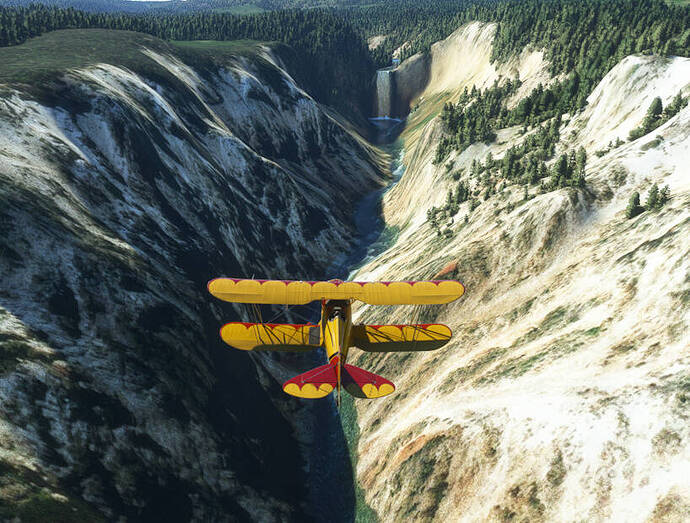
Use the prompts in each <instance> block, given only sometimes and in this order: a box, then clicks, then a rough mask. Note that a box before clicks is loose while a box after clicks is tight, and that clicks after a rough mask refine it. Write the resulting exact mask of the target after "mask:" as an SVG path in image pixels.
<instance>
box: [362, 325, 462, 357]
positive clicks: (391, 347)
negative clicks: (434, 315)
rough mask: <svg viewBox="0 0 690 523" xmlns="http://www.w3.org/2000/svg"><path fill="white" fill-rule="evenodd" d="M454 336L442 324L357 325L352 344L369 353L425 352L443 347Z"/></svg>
mask: <svg viewBox="0 0 690 523" xmlns="http://www.w3.org/2000/svg"><path fill="white" fill-rule="evenodd" d="M451 336H452V332H451V330H450V328H449V327H447V326H446V325H441V324H440V323H431V324H419V325H355V326H354V327H353V328H352V344H353V345H354V346H355V347H358V348H360V349H362V350H364V351H367V352H403V351H425V350H434V349H438V348H440V347H443V346H444V345H445V344H446V343H448V341H449V340H450V337H451Z"/></svg>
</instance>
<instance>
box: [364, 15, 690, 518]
mask: <svg viewBox="0 0 690 523" xmlns="http://www.w3.org/2000/svg"><path fill="white" fill-rule="evenodd" d="M468 31H469V32H472V34H473V35H474V36H473V38H474V39H475V40H476V39H480V40H481V38H480V35H481V34H482V33H483V32H484V31H489V29H488V28H484V29H481V28H477V27H476V26H475V25H474V24H471V25H470V26H468V27H465V28H461V29H460V30H459V31H458V33H456V35H455V37H453V38H456V41H455V44H456V45H463V44H462V42H459V43H458V40H457V35H458V34H465V33H468ZM475 33H476V34H475ZM468 34H469V33H468ZM443 45H444V46H446V47H452V45H453V41H452V39H449V41H447V42H446V43H444V44H443ZM437 49H440V47H438V48H437ZM480 50H481V49H480ZM456 51H458V50H456ZM447 52H448V53H450V54H453V53H451V51H449V50H447ZM458 52H460V51H458ZM456 54H457V53H456ZM484 54H485V55H486V58H487V59H488V53H484ZM523 54H524V53H523ZM453 56H454V55H453ZM471 58H473V60H472V61H471V62H470V63H468V64H467V67H466V68H463V67H459V66H458V64H457V63H456V64H455V65H454V68H453V69H452V70H450V71H447V72H445V73H444V72H442V71H439V72H438V74H436V75H435V76H434V75H432V78H438V79H439V80H438V81H439V82H440V86H441V87H439V88H438V89H437V88H436V87H434V86H433V83H432V84H430V85H429V86H428V87H427V95H426V96H424V97H423V98H421V99H420V101H419V106H418V108H417V109H416V110H415V111H414V112H413V113H412V115H411V116H410V118H409V120H408V127H407V130H406V131H405V133H404V134H403V141H404V146H405V164H406V171H405V174H404V175H403V178H402V180H401V181H400V182H399V183H398V184H397V185H396V186H395V188H393V189H392V190H391V191H389V192H388V193H387V194H386V197H385V199H384V213H385V219H386V223H387V225H388V227H389V228H390V229H391V230H392V231H394V232H395V235H393V236H396V238H397V239H396V241H395V242H394V243H393V245H391V246H390V248H389V249H388V250H387V251H385V252H384V253H382V254H381V255H380V256H378V257H377V258H376V259H374V260H372V261H370V262H369V263H368V264H367V265H365V266H364V267H363V268H362V269H361V270H360V271H359V272H358V273H357V274H356V275H354V276H355V277H356V278H359V279H372V280H375V279H405V280H408V279H420V278H431V277H433V276H434V275H435V274H437V273H438V272H439V271H441V269H443V268H444V267H447V269H448V270H449V271H450V272H448V273H447V274H446V276H445V277H449V276H450V277H453V276H455V277H457V278H458V279H461V280H462V281H463V282H464V283H465V284H466V287H467V294H466V295H465V296H464V297H463V298H462V299H461V300H459V301H458V302H456V303H453V304H450V305H448V306H443V307H437V308H434V307H429V308H426V309H424V310H420V309H415V308H409V307H391V308H376V307H366V306H364V307H361V308H360V309H359V312H358V314H359V318H361V319H363V320H372V321H376V322H385V323H404V322H409V321H411V320H412V321H415V320H417V321H440V322H443V323H447V324H448V325H450V326H451V328H452V329H453V331H454V338H453V340H452V342H451V343H450V344H449V345H448V346H447V348H444V349H442V350H439V351H436V352H430V353H418V354H411V355H409V354H407V355H396V354H388V355H380V354H364V353H361V352H360V353H358V354H357V355H355V353H356V352H357V351H353V356H354V357H353V363H354V364H356V365H360V366H362V367H364V368H367V369H370V370H372V371H374V372H377V373H380V374H382V375H383V376H385V377H387V378H389V379H391V380H393V381H394V382H395V383H396V386H397V391H396V393H395V394H394V395H393V396H391V397H390V398H387V399H386V400H377V401H372V402H361V401H360V402H357V403H356V408H357V413H358V421H359V426H360V429H361V434H360V439H359V444H358V466H357V477H358V480H359V482H360V483H361V486H362V488H363V492H364V493H365V497H366V501H367V503H368V504H369V505H370V506H371V507H372V508H373V509H374V510H375V511H376V512H377V514H378V515H379V516H380V517H381V519H383V520H386V521H394V520H395V521H402V520H405V519H407V518H413V519H415V520H435V521H458V520H462V521H483V520H513V519H516V520H530V521H534V520H571V519H584V520H594V521H598V520H607V519H613V520H625V521H646V520H650V519H651V520H655V519H656V520H661V519H663V520H672V521H682V520H687V518H688V517H690V481H689V480H688V476H687V474H686V472H685V468H686V467H685V464H686V463H688V461H690V424H688V418H689V416H690V410H689V409H690V344H689V343H688V340H690V298H689V297H690V250H689V249H690V192H689V191H690V170H689V167H688V158H690V139H689V138H688V137H689V136H690V107H686V108H685V109H683V110H682V111H681V112H680V113H678V114H677V115H676V116H675V117H673V118H671V119H670V120H669V121H668V122H666V123H665V124H664V125H663V126H661V127H659V128H657V129H656V130H654V131H653V132H651V133H650V134H648V135H645V136H643V137H642V138H639V139H637V140H635V141H633V142H628V141H627V137H628V133H629V131H630V130H631V129H632V128H634V127H637V126H638V125H640V123H641V121H642V120H643V118H644V116H645V112H646V110H647V108H648V107H649V105H650V103H651V101H652V100H653V98H654V97H656V96H660V97H661V98H662V101H663V103H664V105H667V104H668V103H670V101H671V99H672V98H673V96H674V95H675V94H677V93H678V92H679V91H681V92H682V93H683V94H684V95H685V96H687V95H688V94H690V60H688V59H686V58H660V57H654V56H630V57H627V58H625V59H624V60H623V61H622V62H621V63H619V64H618V65H617V66H616V67H614V69H613V70H611V71H610V72H609V73H608V74H607V76H606V77H605V78H604V79H603V80H602V82H601V83H600V85H599V86H598V87H597V88H596V89H595V91H594V92H593V93H592V94H591V96H590V97H589V99H588V102H589V104H588V106H587V107H586V108H585V109H584V111H582V112H580V113H579V114H576V115H571V116H570V117H568V118H564V121H563V124H562V125H561V129H560V136H561V141H560V142H559V144H558V146H557V155H558V154H560V153H561V152H564V151H568V150H572V149H573V148H576V147H579V146H584V147H585V149H586V151H587V155H588V163H587V170H586V176H587V185H586V187H585V188H583V189H575V188H564V189H559V190H555V191H550V192H546V193H541V192H540V191H539V190H538V187H532V188H531V189H530V191H529V194H528V198H527V199H525V195H524V192H523V189H524V187H523V186H520V185H506V186H505V187H504V188H502V189H500V190H499V191H498V192H497V193H496V194H494V195H492V196H491V197H490V198H489V199H488V200H486V201H483V199H482V201H481V204H480V205H479V207H477V208H476V209H474V210H473V211H471V210H470V208H469V202H466V203H463V204H461V206H460V211H459V212H458V214H457V215H456V216H455V217H454V218H453V219H449V220H448V221H447V223H445V222H444V223H443V224H442V225H441V228H442V230H443V231H444V234H442V235H440V236H439V235H437V233H436V232H435V231H434V230H433V229H432V227H431V226H430V224H429V222H428V221H427V217H426V213H427V210H428V209H429V208H431V206H437V207H442V206H443V205H444V203H445V198H446V194H447V192H448V189H452V188H453V187H454V186H455V184H457V181H455V180H453V179H452V177H451V172H458V171H459V172H462V173H463V174H462V177H461V180H463V181H465V182H467V183H468V184H469V185H470V187H471V188H472V189H473V190H474V189H477V188H478V185H477V183H478V180H476V179H471V178H470V177H469V171H470V169H469V167H470V164H471V162H472V160H473V159H475V158H476V159H478V160H482V161H483V160H484V158H485V156H486V155H487V153H489V152H491V153H492V155H493V157H494V158H497V159H500V158H502V156H503V154H504V153H505V151H506V150H507V149H508V148H509V147H510V146H511V145H514V144H519V143H520V142H521V140H522V139H523V138H522V136H521V135H520V133H519V132H518V131H519V129H503V130H500V131H499V132H498V138H497V140H496V141H495V142H494V143H492V144H490V145H486V144H475V145H472V146H471V147H469V148H468V149H466V150H465V151H464V152H463V153H462V154H457V153H453V154H451V156H450V157H449V158H448V159H446V161H445V162H443V164H442V165H438V166H435V165H432V159H433V157H434V152H435V149H436V145H437V143H438V141H439V138H440V123H439V120H438V119H433V118H432V116H433V115H434V114H438V111H439V110H440V106H441V105H442V104H443V103H444V102H445V101H447V100H452V99H454V97H455V96H457V92H458V89H461V88H463V87H464V85H467V84H468V83H470V84H471V83H472V82H476V81H477V80H476V79H477V78H479V79H481V82H480V84H484V85H485V84H486V81H487V80H488V81H493V79H492V78H491V75H490V74H488V73H487V71H489V72H490V71H491V70H495V69H494V66H492V65H490V64H489V63H488V62H483V61H482V60H479V59H477V60H474V58H477V57H476V56H474V55H472V56H471ZM516 59H517V58H516ZM475 62H476V63H475ZM537 69H538V70H541V68H537ZM537 69H535V70H537ZM521 79H522V80H523V81H529V79H528V78H526V77H523V76H522V75H521ZM484 85H478V87H483V86H484ZM529 132H530V131H528V134H529ZM616 138H620V139H621V140H622V141H623V142H624V143H623V144H622V145H619V146H618V147H616V146H615V141H616ZM610 142H612V143H610ZM448 163H449V164H451V168H450V169H449V168H448V167H447V166H446V164H448ZM654 183H657V184H658V185H659V186H662V185H668V186H669V187H670V192H671V196H672V197H671V200H670V201H669V203H668V204H667V205H666V206H665V207H663V208H662V210H660V211H656V212H650V211H647V212H644V213H642V214H641V215H639V216H637V217H635V218H633V219H627V218H626V216H625V208H626V205H627V203H628V200H629V198H630V196H631V194H632V193H633V192H634V191H639V192H640V193H641V194H642V199H643V202H644V200H645V196H646V193H647V191H648V189H649V188H650V187H651V185H652V184H654ZM465 216H467V220H465ZM445 231H448V232H447V233H446V232H445ZM455 263H456V264H457V269H454V270H451V269H453V267H455V265H454V264H455Z"/></svg>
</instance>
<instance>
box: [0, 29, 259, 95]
mask: <svg viewBox="0 0 690 523" xmlns="http://www.w3.org/2000/svg"><path fill="white" fill-rule="evenodd" d="M257 46H258V42H254V41H250V40H238V41H226V42H213V41H195V42H173V43H167V42H164V41H162V40H160V39H158V38H155V37H153V36H149V35H146V34H143V33H135V32H131V31H112V30H107V29H66V30H62V31H54V32H51V33H46V34H45V35H42V36H39V37H37V38H33V39H31V40H28V41H27V42H25V43H23V44H21V45H17V46H13V47H0V63H1V64H2V67H0V83H37V82H42V81H45V80H48V79H50V78H54V77H55V76H57V75H58V74H61V73H63V72H64V71H67V70H70V69H76V68H83V67H86V66H89V65H93V64H97V63H106V64H112V65H118V66H123V67H127V68H129V69H132V70H133V71H156V70H158V65H157V64H156V63H155V62H154V61H153V60H152V59H151V58H149V57H147V56H146V55H145V54H143V53H142V52H141V49H142V48H144V47H146V48H149V49H153V50H156V51H163V52H168V53H172V54H175V55H176V56H178V57H179V58H180V59H182V60H183V61H184V62H186V63H190V64H195V65H204V64H210V63H213V62H220V61H222V60H226V59H227V58H229V57H232V56H238V55H251V54H254V53H255V52H256V49H257Z"/></svg>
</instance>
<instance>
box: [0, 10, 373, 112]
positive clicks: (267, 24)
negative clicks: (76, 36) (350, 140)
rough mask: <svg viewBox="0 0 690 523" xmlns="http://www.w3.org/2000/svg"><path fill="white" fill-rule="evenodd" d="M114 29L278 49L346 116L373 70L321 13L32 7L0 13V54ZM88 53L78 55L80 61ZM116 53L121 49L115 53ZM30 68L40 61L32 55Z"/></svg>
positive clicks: (355, 38)
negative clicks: (57, 34) (65, 34)
mask: <svg viewBox="0 0 690 523" xmlns="http://www.w3.org/2000/svg"><path fill="white" fill-rule="evenodd" d="M91 28H98V29H117V30H126V31H136V32H140V33H146V34H149V35H152V36H156V37H158V38H162V39H165V40H184V41H186V40H220V41H226V40H258V41H262V42H282V43H284V44H287V45H288V46H289V47H290V48H291V49H292V50H293V52H287V50H283V53H282V54H281V57H282V58H283V60H284V61H285V63H286V64H287V66H288V68H289V69H290V72H291V74H292V75H293V76H295V77H296V79H297V80H298V81H299V82H300V83H301V84H302V85H303V86H304V87H305V88H306V89H307V90H309V91H310V93H311V94H312V95H313V96H315V97H316V98H317V99H318V100H320V101H322V102H324V103H327V104H332V105H334V106H336V107H338V108H341V109H345V110H354V109H361V108H365V107H368V104H369V101H370V100H369V97H370V87H371V81H372V78H373V71H374V66H373V63H372V60H371V57H370V56H369V52H368V50H367V47H366V44H365V42H364V41H363V40H362V38H361V36H360V35H359V34H358V33H357V31H355V29H354V28H353V27H352V26H351V25H350V24H349V23H347V22H346V21H345V20H343V19H342V18H340V17H337V16H335V15H333V14H330V13H328V12H326V11H323V10H290V11H278V12H269V13H262V14H256V15H248V16H235V15H231V14H227V13H197V14H190V15H184V16H162V15H161V16H129V15H123V14H103V13H87V12H83V11H75V10H73V9H58V8H54V7H46V6H41V5H36V4H32V5H30V6H29V7H22V8H3V7H0V47H2V46H8V45H16V44H20V43H23V42H26V41H27V40H28V39H29V38H33V37H36V36H39V35H41V34H43V33H46V32H49V31H55V30H57V29H91ZM86 51H87V49H84V48H80V47H78V46H77V47H75V48H74V49H73V50H72V51H71V52H75V53H76V54H77V55H82V54H84V53H85V52H86ZM111 52H113V53H117V52H118V49H117V48H114V49H112V51H111ZM31 59H32V60H37V59H40V57H38V56H37V55H34V56H32V57H31Z"/></svg>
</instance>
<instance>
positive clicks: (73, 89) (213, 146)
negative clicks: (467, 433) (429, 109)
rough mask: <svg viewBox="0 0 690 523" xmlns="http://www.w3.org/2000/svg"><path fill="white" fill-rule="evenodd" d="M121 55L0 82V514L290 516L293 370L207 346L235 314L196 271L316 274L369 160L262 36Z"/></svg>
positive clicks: (303, 484)
mask: <svg viewBox="0 0 690 523" xmlns="http://www.w3.org/2000/svg"><path fill="white" fill-rule="evenodd" d="M140 52H141V53H144V55H145V56H146V57H147V58H146V60H148V61H149V65H150V71H152V73H151V74H149V75H147V74H146V73H137V72H133V71H132V70H129V69H126V68H123V67H120V66H118V65H117V64H109V63H102V64H98V65H95V66H90V67H86V68H83V69H79V70H70V71H65V72H64V74H61V75H60V76H59V77H56V78H54V79H53V80H52V81H51V82H50V83H44V84H42V85H41V86H18V85H15V86H0V88H1V89H2V97H1V98H0V202H1V204H0V227H1V229H2V232H1V234H0V273H1V274H2V280H1V282H0V348H1V349H2V368H1V371H0V398H1V399H0V409H1V416H0V417H1V419H2V421H1V422H0V441H2V445H0V447H1V450H0V460H1V462H0V463H1V465H0V466H1V467H2V470H3V475H2V481H1V484H0V497H1V498H2V500H3V503H4V506H5V508H4V509H3V510H4V511H5V512H3V515H11V514H20V515H21V514H26V513H28V512H27V511H31V510H43V511H44V512H42V514H43V516H44V517H48V518H52V517H56V516H55V515H56V514H58V515H59V514H63V515H65V517H67V518H68V519H69V518H70V517H73V518H74V519H76V520H87V519H94V518H97V517H102V515H104V516H105V517H106V518H107V519H110V520H114V519H117V518H119V517H121V516H124V517H126V518H128V519H130V520H146V521H152V520H167V521H172V520H184V521H187V520H190V519H197V520H205V521H210V520H213V521H219V520H230V519H231V520H243V519H252V520H262V521H270V520H288V519H291V520H299V519H304V518H308V517H309V509H308V508H307V506H306V500H307V498H308V497H309V492H308V488H307V485H308V483H309V482H308V481H307V468H308V467H309V456H308V455H306V453H305V449H304V445H305V441H304V438H303V437H302V436H300V434H299V433H295V425H296V424H298V423H299V420H300V419H303V418H304V417H305V416H307V414H309V416H311V414H310V413H307V412H306V411H303V410H302V406H301V404H300V403H297V402H293V401H287V400H284V399H283V396H282V394H280V392H279V386H278V385H277V382H276V380H275V379H274V377H275V378H278V379H280V378H281V377H283V378H286V377H287V376H288V375H290V374H291V373H292V372H293V371H294V372H300V371H301V367H302V366H303V365H304V366H308V365H309V364H310V362H308V361H305V360H301V361H297V360H295V359H294V358H293V359H292V360H290V361H287V360H279V359H276V358H273V357H266V358H258V357H256V358H255V357H253V356H252V355H247V354H239V353H237V352H233V351H231V350H228V349H227V348H226V347H223V346H221V345H222V344H221V342H220V340H219V338H218V335H217V331H218V327H219V326H220V325H221V324H222V323H223V322H224V321H229V320H232V319H238V318H239V317H240V313H241V311H240V310H239V309H233V308H232V307H231V306H225V305H222V304H220V303H218V302H214V301H212V299H211V297H210V296H209V295H208V294H207V293H206V288H205V283H206V281H207V280H208V279H210V278H212V277H214V276H218V275H240V276H246V277H251V276H253V275H255V276H257V277H260V276H261V277H286V278H289V277H309V278H318V277H324V276H326V274H325V271H326V268H327V266H328V265H329V264H330V263H332V262H333V259H334V256H335V255H336V254H338V252H337V250H336V251H334V250H333V247H332V246H333V245H338V246H340V248H342V249H343V250H345V249H347V247H348V246H349V245H351V244H352V243H353V241H354V239H355V238H354V237H355V229H354V225H353V223H352V216H351V202H353V201H355V200H357V199H358V198H359V197H360V196H361V195H363V194H364V193H366V192H368V191H371V190H373V189H375V188H376V187H378V186H380V184H381V183H382V178H381V173H380V171H379V169H378V167H377V165H378V162H379V158H378V157H377V156H376V155H375V153H374V151H372V150H371V149H369V148H368V146H366V145H365V143H364V142H363V141H362V140H361V139H360V138H359V137H358V136H357V135H356V134H355V133H353V132H352V131H350V130H347V129H346V128H345V127H344V126H343V125H342V124H341V123H340V122H339V121H338V119H337V118H336V117H334V116H333V115H332V114H329V113H327V112H325V111H324V110H323V109H322V108H321V107H320V106H319V104H317V103H316V102H315V101H314V100H312V99H311V98H310V97H309V96H308V95H306V94H305V93H304V92H303V91H302V90H301V89H300V88H299V87H298V86H297V85H295V84H294V82H293V81H292V79H291V78H290V76H289V75H288V74H287V73H286V72H285V71H284V70H283V69H282V68H281V65H280V63H279V60H278V59H276V58H275V57H274V56H273V55H272V54H271V52H270V50H269V49H268V48H263V49H259V50H257V52H256V54H255V55H254V56H252V57H246V56H245V57H239V56H238V57H234V58H232V59H229V60H228V61H227V63H226V64H225V65H224V66H223V67H216V68H203V69H195V68H193V67H190V66H188V65H186V64H185V63H184V62H183V61H182V60H181V59H180V58H179V57H177V56H176V55H175V54H174V53H172V52H170V53H168V52H161V51H160V49H158V48H155V49H154V48H146V47H144V48H141V50H140ZM154 71H155V74H154V73H153V72H154ZM245 317H246V316H245ZM82 500H85V501H86V502H87V503H84V502H83V501H82ZM326 502H327V500H326ZM36 507H38V508H36Z"/></svg>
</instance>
